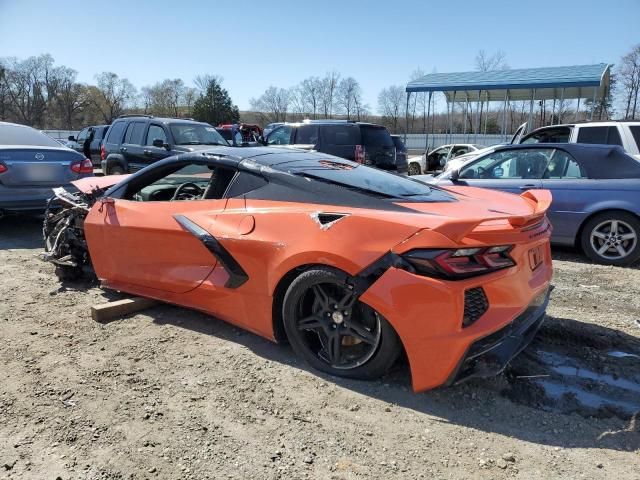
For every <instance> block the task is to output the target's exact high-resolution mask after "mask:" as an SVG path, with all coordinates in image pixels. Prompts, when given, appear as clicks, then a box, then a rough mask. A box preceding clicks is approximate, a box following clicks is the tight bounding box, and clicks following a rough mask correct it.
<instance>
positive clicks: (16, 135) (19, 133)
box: [0, 124, 60, 147]
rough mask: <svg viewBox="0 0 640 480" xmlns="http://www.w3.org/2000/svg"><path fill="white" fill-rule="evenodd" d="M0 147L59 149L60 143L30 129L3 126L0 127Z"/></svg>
mask: <svg viewBox="0 0 640 480" xmlns="http://www.w3.org/2000/svg"><path fill="white" fill-rule="evenodd" d="M0 145H28V146H34V147H59V146H60V143H58V142H57V141H55V140H54V139H53V138H51V137H50V136H49V135H45V134H44V133H41V132H39V131H37V130H34V129H33V128H31V127H24V126H22V125H7V124H5V125H0Z"/></svg>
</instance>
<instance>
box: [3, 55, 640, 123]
mask: <svg viewBox="0 0 640 480" xmlns="http://www.w3.org/2000/svg"><path fill="white" fill-rule="evenodd" d="M475 64H476V65H475V66H476V69H477V70H479V71H489V70H498V69H508V68H509V65H508V64H507V62H506V56H505V54H504V53H503V52H501V51H498V52H496V53H494V54H491V55H489V54H487V53H486V52H485V51H483V50H480V51H479V52H478V54H477V55H476V58H475ZM434 72H435V69H434ZM424 74H425V73H424V71H423V70H422V69H419V68H418V69H416V70H415V71H414V72H413V73H412V74H411V76H410V78H409V80H415V79H417V78H420V77H422V76H424ZM77 75H78V74H77V72H76V71H75V70H73V69H71V68H69V67H66V66H63V65H56V64H55V62H54V59H53V57H52V56H51V55H49V54H43V55H40V56H35V57H29V58H26V59H17V58H13V57H10V58H0V120H4V121H12V122H17V123H22V124H26V125H31V126H33V127H36V128H43V129H44V128H49V129H55V128H60V129H68V130H74V129H78V128H80V127H82V126H84V125H89V124H97V123H111V122H112V121H113V120H114V119H115V118H117V117H118V116H119V115H122V114H124V113H144V114H150V115H155V116H170V117H192V118H195V119H196V120H200V121H205V122H208V123H211V124H213V125H217V124H220V123H229V122H237V121H239V120H242V121H246V122H250V123H256V122H257V123H261V124H263V125H264V124H266V123H270V122H284V121H298V120H302V119H304V118H311V119H317V118H341V119H348V120H357V121H375V122H377V123H381V124H383V125H385V126H387V128H389V129H390V130H391V131H393V132H397V133H403V132H404V131H405V130H406V131H407V132H408V133H425V132H427V131H428V132H430V133H447V132H449V131H455V132H459V133H463V132H469V133H480V134H483V133H484V134H491V133H494V134H495V133H500V132H501V130H502V125H503V122H504V124H506V127H507V128H506V130H507V132H511V131H513V130H515V128H517V125H519V124H520V123H522V122H523V121H526V120H527V119H528V116H529V102H528V101H509V102H508V103H507V108H506V111H504V109H503V105H502V102H498V103H500V105H499V106H498V107H497V108H496V107H495V105H496V102H494V103H493V104H492V103H491V102H487V101H480V102H477V103H476V102H470V103H466V102H455V103H454V104H449V105H448V104H446V101H444V102H443V96H442V95H434V96H433V97H432V103H431V104H428V96H427V93H424V92H421V93H417V94H413V95H412V96H411V98H410V102H409V104H408V105H407V100H406V93H405V85H391V86H388V87H385V88H383V89H382V90H381V91H380V92H379V93H378V95H377V104H376V105H375V106H374V107H372V106H370V105H369V104H367V103H366V102H365V101H364V99H363V90H362V87H361V85H360V83H359V82H358V81H357V80H356V79H355V78H354V77H352V76H342V75H341V74H340V73H339V72H336V71H330V72H327V73H325V74H324V75H323V76H310V77H307V78H305V79H303V80H302V81H300V82H299V83H298V84H296V85H294V86H292V87H288V88H283V87H278V86H270V87H269V88H267V89H266V90H265V91H264V92H263V93H262V94H261V95H260V96H259V97H254V98H251V99H250V107H251V111H248V112H242V114H241V112H240V111H239V109H238V107H237V106H236V105H235V104H234V103H233V102H232V100H231V98H230V96H229V94H228V92H227V90H226V89H224V88H223V86H222V78H221V77H219V76H217V75H211V74H203V75H198V76H196V77H195V78H194V79H193V85H194V86H187V85H186V84H185V82H184V80H183V79H180V78H174V79H165V80H161V81H159V82H157V83H155V84H153V85H147V86H143V87H141V88H140V89H139V90H138V89H137V88H136V87H135V86H134V85H133V84H132V83H131V82H130V81H129V80H128V79H127V78H124V77H120V76H119V75H118V74H116V73H113V72H102V73H99V74H97V75H96V76H95V77H94V78H95V82H94V83H92V84H86V83H81V82H79V81H78V80H77ZM639 96H640V45H636V46H634V47H633V48H632V49H631V51H630V52H629V53H628V54H626V55H625V56H624V57H622V59H621V61H620V64H619V66H617V67H616V68H615V69H613V71H612V74H611V89H610V91H609V92H607V95H606V96H605V98H604V99H597V101H596V104H595V105H592V100H589V99H588V100H586V101H585V102H583V103H582V104H581V105H580V106H581V107H582V109H580V108H578V105H577V102H575V101H570V100H562V101H560V100H553V101H549V100H547V101H538V102H536V105H535V108H534V112H533V123H534V126H541V125H546V124H551V123H557V122H559V121H562V120H564V121H572V120H573V119H574V118H577V119H578V120H584V119H587V118H588V117H589V112H590V111H591V109H592V108H593V111H594V118H602V119H609V118H613V117H614V115H615V108H614V98H616V99H617V102H616V105H617V106H618V108H619V109H620V114H621V115H620V116H621V117H622V118H625V119H635V118H638V117H640V105H638V98H639ZM492 105H493V108H492ZM445 107H446V108H447V109H449V108H450V109H451V110H452V111H451V110H448V112H449V115H448V114H446V113H443V109H444V108H445ZM428 112H429V113H430V115H427V113H428ZM434 112H435V114H434ZM405 118H407V119H408V120H409V121H408V124H407V123H405Z"/></svg>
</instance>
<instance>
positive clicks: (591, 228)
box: [580, 211, 640, 267]
mask: <svg viewBox="0 0 640 480" xmlns="http://www.w3.org/2000/svg"><path fill="white" fill-rule="evenodd" d="M580 243H581V246H582V250H583V251H584V253H585V254H586V255H587V256H588V257H589V258H590V259H591V260H593V261H594V262H597V263H601V264H604V265H616V266H619V267H626V266H628V265H631V264H633V263H635V262H636V261H638V259H640V221H639V220H638V218H637V217H635V216H634V215H632V214H630V213H627V212H617V211H611V212H602V213H599V214H597V215H595V216H594V217H593V218H591V219H590V220H589V221H588V222H587V223H586V224H585V225H584V227H583V229H582V234H581V236H580Z"/></svg>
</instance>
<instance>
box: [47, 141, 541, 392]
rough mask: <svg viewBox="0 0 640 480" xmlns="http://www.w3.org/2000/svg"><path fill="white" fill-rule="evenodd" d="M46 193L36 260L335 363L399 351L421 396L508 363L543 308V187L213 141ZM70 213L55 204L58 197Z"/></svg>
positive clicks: (362, 371)
mask: <svg viewBox="0 0 640 480" xmlns="http://www.w3.org/2000/svg"><path fill="white" fill-rule="evenodd" d="M75 186H76V187H77V188H78V191H77V192H69V191H65V190H62V189H56V190H55V197H54V199H53V201H52V203H51V207H52V208H51V209H50V211H49V212H48V213H47V216H46V219H45V227H44V237H45V245H46V251H45V253H44V254H43V258H44V259H46V260H48V261H51V262H53V263H55V264H56V266H57V272H58V274H59V275H60V276H61V277H62V278H69V277H74V276H78V275H81V274H83V273H85V272H87V271H89V272H91V273H93V272H95V275H96V276H97V277H98V279H99V280H100V281H101V282H102V284H103V285H104V286H105V287H107V288H112V289H117V290H121V291H124V292H129V293H132V294H136V295H141V296H144V297H151V298H155V299H158V300H161V301H164V302H169V303H173V304H177V305H183V306H185V307H189V308H193V309H197V310H200V311H203V312H206V313H208V314H211V315H213V316H215V317H217V318H219V319H222V320H225V321H228V322H230V323H233V324H235V325H238V326H240V327H242V328H245V329H247V330H250V331H252V332H254V333H256V334H258V335H262V336H263V337H266V338H268V339H271V340H275V341H288V342H289V343H290V344H291V346H292V347H293V350H294V351H295V352H296V353H297V354H298V355H299V356H300V357H302V358H303V359H304V360H306V361H307V362H308V363H309V364H310V365H311V366H313V367H314V368H316V369H318V370H322V371H324V372H327V373H329V374H332V375H337V376H343V377H350V378H375V377H379V376H380V375H382V374H384V373H385V372H386V371H387V370H388V369H389V368H390V367H391V365H392V364H393V363H394V362H395V361H396V359H397V358H398V356H399V355H400V354H401V352H402V351H403V350H404V352H405V353H406V356H407V358H408V360H409V364H410V368H411V374H412V380H413V388H414V390H416V391H421V390H425V389H429V388H433V387H437V386H439V385H443V384H452V383H455V382H458V381H460V380H463V379H466V378H470V377H473V376H489V375H495V374H497V373H499V372H501V371H502V369H503V368H504V367H505V365H506V364H507V363H508V362H509V360H510V359H511V358H513V357H514V356H515V355H517V354H518V353H519V352H520V351H521V350H522V349H523V348H524V347H525V346H526V345H527V344H528V343H529V342H530V341H531V339H532V337H533V336H534V335H535V333H536V331H537V329H538V327H539V326H540V324H541V323H542V321H543V319H544V316H545V309H546V306H547V303H548V300H549V293H550V283H549V282H550V280H551V275H552V269H551V254H550V249H549V236H550V233H551V226H550V224H549V222H548V221H547V218H546V216H545V211H546V209H547V208H548V207H549V204H550V202H551V195H550V193H549V192H547V191H545V190H535V191H527V192H525V193H523V194H522V195H520V196H516V195H512V194H507V193H500V192H496V191H492V190H483V189H474V188H467V187H450V188H440V187H434V186H427V185H425V184H422V183H419V182H417V181H414V180H411V179H408V178H406V177H398V176H395V175H392V174H390V173H386V172H383V171H380V170H376V169H373V168H369V167H366V166H364V165H361V164H358V163H354V162H350V161H347V160H343V159H340V158H336V157H331V156H328V155H325V154H320V153H313V152H304V151H296V150H289V149H278V148H273V147H272V148H266V147H256V148H242V149H239V148H227V147H212V148H211V149H210V150H207V151H205V152H198V153H188V154H183V155H180V156H176V157H172V158H169V159H166V160H163V161H160V162H157V163H154V164H152V165H150V166H149V167H147V168H145V169H143V170H141V171H139V172H137V173H135V174H133V175H130V176H119V177H94V178H86V179H83V180H79V181H77V182H75ZM60 205H61V206H62V207H63V208H62V209H60V208H53V207H54V206H56V207H59V206H60Z"/></svg>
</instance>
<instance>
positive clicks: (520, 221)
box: [432, 190, 552, 242]
mask: <svg viewBox="0 0 640 480" xmlns="http://www.w3.org/2000/svg"><path fill="white" fill-rule="evenodd" d="M520 198H522V199H523V200H524V201H526V202H527V203H529V204H530V205H531V208H532V209H533V210H532V212H531V213H530V214H528V215H504V216H495V217H490V218H469V219H464V220H452V219H447V221H445V222H443V223H442V224H441V225H438V226H437V227H434V228H433V229H432V230H433V231H434V232H438V233H440V234H442V235H444V236H446V237H448V238H450V239H451V240H453V241H454V242H459V241H460V240H462V239H463V238H465V237H466V236H467V235H468V234H469V233H471V232H472V231H473V230H474V229H475V228H476V227H478V226H479V225H481V224H482V223H485V222H495V221H500V220H505V221H507V222H509V224H510V225H511V226H512V227H514V228H522V227H524V226H527V225H534V224H536V223H538V222H539V221H540V220H542V218H543V217H544V215H545V213H546V212H547V209H548V208H549V206H550V205H551V199H552V197H551V192H550V191H549V190H527V191H526V192H524V193H522V194H521V195H520Z"/></svg>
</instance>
